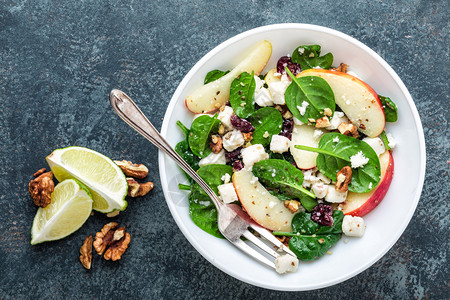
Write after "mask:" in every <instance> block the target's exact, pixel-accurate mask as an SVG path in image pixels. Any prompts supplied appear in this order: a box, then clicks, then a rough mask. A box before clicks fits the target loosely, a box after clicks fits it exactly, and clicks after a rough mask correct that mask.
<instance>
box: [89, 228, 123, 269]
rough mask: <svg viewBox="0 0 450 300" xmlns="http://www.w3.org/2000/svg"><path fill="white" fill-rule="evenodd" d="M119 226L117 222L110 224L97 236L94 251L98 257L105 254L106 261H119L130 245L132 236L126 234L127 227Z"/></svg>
mask: <svg viewBox="0 0 450 300" xmlns="http://www.w3.org/2000/svg"><path fill="white" fill-rule="evenodd" d="M118 226H119V225H118V224H117V223H116V222H110V223H108V224H106V225H105V226H103V228H102V230H101V231H100V232H97V233H96V235H95V241H94V243H93V246H94V249H95V251H96V252H97V254H98V255H102V254H103V258H104V259H106V260H112V261H116V260H119V259H120V258H121V257H122V255H123V254H124V253H125V250H126V249H127V248H128V244H129V243H130V240H131V236H130V234H129V233H128V232H125V227H120V228H117V227H118Z"/></svg>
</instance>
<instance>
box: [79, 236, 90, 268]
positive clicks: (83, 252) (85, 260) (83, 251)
mask: <svg viewBox="0 0 450 300" xmlns="http://www.w3.org/2000/svg"><path fill="white" fill-rule="evenodd" d="M80 262H81V264H82V265H83V267H85V268H86V269H88V270H89V269H91V265H92V235H90V236H88V237H87V238H86V239H85V240H84V243H83V246H81V248H80Z"/></svg>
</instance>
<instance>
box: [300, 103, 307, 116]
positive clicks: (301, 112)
mask: <svg viewBox="0 0 450 300" xmlns="http://www.w3.org/2000/svg"><path fill="white" fill-rule="evenodd" d="M308 106H309V103H308V102H306V101H303V102H302V106H299V105H297V109H298V111H299V112H300V114H301V115H302V116H304V115H305V113H306V108H307V107H308Z"/></svg>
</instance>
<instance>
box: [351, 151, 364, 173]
mask: <svg viewBox="0 0 450 300" xmlns="http://www.w3.org/2000/svg"><path fill="white" fill-rule="evenodd" d="M350 162H351V163H352V168H353V169H356V168H360V167H362V166H364V165H365V164H367V163H368V162H369V159H368V158H367V157H365V156H364V154H363V153H362V151H359V152H358V153H356V154H355V155H352V156H350Z"/></svg>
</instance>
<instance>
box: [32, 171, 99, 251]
mask: <svg viewBox="0 0 450 300" xmlns="http://www.w3.org/2000/svg"><path fill="white" fill-rule="evenodd" d="M91 211H92V198H91V195H90V193H89V191H88V190H87V189H86V188H85V187H83V186H82V185H81V184H80V183H78V182H77V181H75V180H73V179H68V180H64V181H62V182H60V183H59V184H57V185H56V187H55V190H54V191H53V193H52V202H51V203H50V204H49V205H47V207H45V208H42V207H39V209H38V211H37V213H36V216H35V217H34V221H33V227H32V229H31V244H32V245H35V244H39V243H42V242H47V241H54V240H59V239H62V238H63V237H66V236H68V235H69V234H71V233H73V232H74V231H76V230H77V229H78V228H80V227H81V225H83V224H84V222H86V220H87V218H88V217H89V215H90V214H91Z"/></svg>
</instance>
